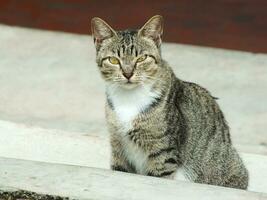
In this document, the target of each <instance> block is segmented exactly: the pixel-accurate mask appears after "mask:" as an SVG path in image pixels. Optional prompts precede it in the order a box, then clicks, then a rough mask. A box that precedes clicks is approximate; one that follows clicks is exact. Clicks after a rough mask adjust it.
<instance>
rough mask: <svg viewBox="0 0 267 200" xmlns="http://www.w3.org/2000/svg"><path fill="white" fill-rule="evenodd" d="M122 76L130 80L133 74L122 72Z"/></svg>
mask: <svg viewBox="0 0 267 200" xmlns="http://www.w3.org/2000/svg"><path fill="white" fill-rule="evenodd" d="M122 74H123V76H124V77H125V78H127V79H130V78H131V77H132V76H133V72H123V73H122Z"/></svg>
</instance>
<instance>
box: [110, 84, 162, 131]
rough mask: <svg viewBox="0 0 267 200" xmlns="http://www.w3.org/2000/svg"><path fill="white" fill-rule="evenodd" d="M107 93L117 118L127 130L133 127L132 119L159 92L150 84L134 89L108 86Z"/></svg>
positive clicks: (153, 99)
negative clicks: (152, 88) (153, 89)
mask: <svg viewBox="0 0 267 200" xmlns="http://www.w3.org/2000/svg"><path fill="white" fill-rule="evenodd" d="M107 94H108V96H109V98H110V100H111V102H112V104H113V106H114V111H115V113H116V116H117V119H118V120H119V122H120V123H121V125H122V127H123V128H124V129H125V130H124V131H123V132H127V131H128V130H129V129H131V128H132V121H133V120H134V119H135V118H136V116H137V115H138V114H139V113H140V112H141V111H142V110H144V109H146V108H147V107H148V106H149V105H150V104H151V103H153V101H155V98H156V97H158V96H159V94H158V93H157V92H155V91H152V90H151V86H150V85H146V86H139V87H136V88H133V89H125V88H121V87H116V88H113V87H107Z"/></svg>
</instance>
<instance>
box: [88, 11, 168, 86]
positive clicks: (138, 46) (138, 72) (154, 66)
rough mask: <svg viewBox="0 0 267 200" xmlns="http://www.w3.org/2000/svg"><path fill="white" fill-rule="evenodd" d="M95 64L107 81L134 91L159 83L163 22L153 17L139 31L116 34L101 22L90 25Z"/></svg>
mask: <svg viewBox="0 0 267 200" xmlns="http://www.w3.org/2000/svg"><path fill="white" fill-rule="evenodd" d="M91 29H92V35H93V37H94V43H95V47H96V52H97V54H96V62H97V64H98V66H99V69H100V72H101V74H102V77H103V78H104V80H105V81H106V82H107V83H109V84H116V85H118V86H121V87H124V88H134V87H137V86H139V85H142V84H146V83H149V82H153V81H155V80H156V79H157V73H158V71H159V67H160V63H161V54H160V45H161V35H162V33H163V18H162V17H161V16H159V15H156V16H154V17H152V18H151V19H150V20H148V21H147V22H146V23H145V25H144V26H143V27H142V28H141V29H139V30H125V31H115V30H114V29H112V28H111V27H110V26H109V25H108V24H107V23H106V22H105V21H103V20H102V19H100V18H97V17H95V18H93V19H92V21H91Z"/></svg>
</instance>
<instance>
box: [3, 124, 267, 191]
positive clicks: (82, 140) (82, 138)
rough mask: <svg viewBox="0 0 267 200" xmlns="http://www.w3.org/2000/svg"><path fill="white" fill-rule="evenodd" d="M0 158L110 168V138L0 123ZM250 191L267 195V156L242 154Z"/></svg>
mask: <svg viewBox="0 0 267 200" xmlns="http://www.w3.org/2000/svg"><path fill="white" fill-rule="evenodd" d="M0 133H1V137H0V156H1V157H9V158H16V159H26V160H35V161H42V162H49V163H62V164H69V165H77V166H87V167H97V168H102V169H109V160H110V147H109V141H108V137H103V136H101V135H95V134H93V133H92V134H86V135H84V133H81V132H64V131H59V130H47V129H42V128H39V127H32V126H31V127H28V126H25V125H23V124H16V123H11V122H5V121H0ZM242 157H243V160H244V162H245V165H246V166H247V168H248V170H249V175H250V180H249V190H250V191H255V192H265V193H267V181H266V180H267V157H266V156H263V155H257V154H242Z"/></svg>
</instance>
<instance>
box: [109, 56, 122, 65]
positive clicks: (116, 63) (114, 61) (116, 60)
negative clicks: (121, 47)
mask: <svg viewBox="0 0 267 200" xmlns="http://www.w3.org/2000/svg"><path fill="white" fill-rule="evenodd" d="M108 60H109V62H110V63H111V64H113V65H118V64H119V63H120V61H119V59H118V58H116V57H109V59H108Z"/></svg>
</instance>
